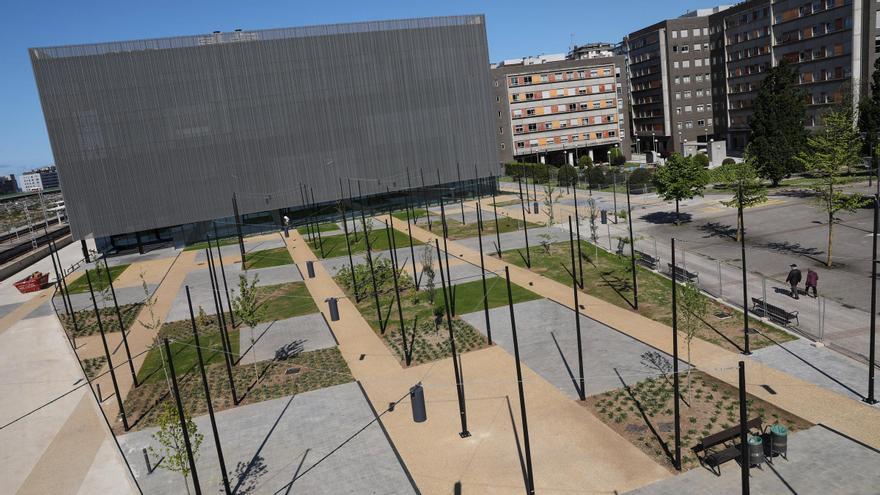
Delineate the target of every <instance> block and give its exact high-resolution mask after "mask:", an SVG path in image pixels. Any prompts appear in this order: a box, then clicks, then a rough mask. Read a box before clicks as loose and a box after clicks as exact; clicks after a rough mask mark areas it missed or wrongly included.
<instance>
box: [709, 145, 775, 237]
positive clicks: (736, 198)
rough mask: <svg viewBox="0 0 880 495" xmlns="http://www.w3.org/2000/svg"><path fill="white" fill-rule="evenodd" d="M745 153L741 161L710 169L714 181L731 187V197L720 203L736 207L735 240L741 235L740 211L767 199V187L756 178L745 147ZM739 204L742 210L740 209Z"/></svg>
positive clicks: (755, 172) (756, 174)
mask: <svg viewBox="0 0 880 495" xmlns="http://www.w3.org/2000/svg"><path fill="white" fill-rule="evenodd" d="M745 155H746V156H745V160H743V161H742V162H739V163H727V164H725V165H721V166H720V167H718V168H716V169H715V170H713V171H712V176H713V180H714V181H715V182H720V183H724V184H725V185H726V186H727V187H730V188H733V197H732V198H730V199H729V200H727V201H722V202H721V204H723V205H724V206H726V207H728V208H736V209H737V215H736V240H737V241H739V240H740V235H742V225H743V221H742V220H743V219H742V217H741V216H740V212H741V211H744V210H745V209H746V208H751V207H753V206H757V205H759V204H761V203H765V202H766V201H767V188H766V187H764V184H763V182H761V179H760V178H758V171H757V170H756V169H755V165H754V159H753V158H752V157H751V155H750V154H749V151H748V149H746V154H745ZM740 206H741V207H742V210H740Z"/></svg>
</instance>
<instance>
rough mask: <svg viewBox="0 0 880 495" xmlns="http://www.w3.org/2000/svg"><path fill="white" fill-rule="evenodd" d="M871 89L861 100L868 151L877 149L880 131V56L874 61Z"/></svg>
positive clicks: (860, 125) (861, 114) (861, 117)
mask: <svg viewBox="0 0 880 495" xmlns="http://www.w3.org/2000/svg"><path fill="white" fill-rule="evenodd" d="M870 90H871V91H870V92H863V93H862V98H861V101H859V130H860V131H861V132H863V133H865V145H866V148H867V149H866V150H865V151H868V153H870V150H876V149H877V134H878V133H880V58H878V59H877V60H876V61H875V62H874V73H873V74H872V75H871V85H870ZM871 158H872V159H873V158H874V157H871Z"/></svg>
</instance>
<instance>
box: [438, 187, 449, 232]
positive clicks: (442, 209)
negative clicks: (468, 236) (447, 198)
mask: <svg viewBox="0 0 880 495" xmlns="http://www.w3.org/2000/svg"><path fill="white" fill-rule="evenodd" d="M443 203H444V202H443V195H442V194H441V195H440V224H441V226H442V227H443V238H444V239H446V237H447V236H448V235H449V229H448V228H447V226H446V207H445V205H444V204H443Z"/></svg>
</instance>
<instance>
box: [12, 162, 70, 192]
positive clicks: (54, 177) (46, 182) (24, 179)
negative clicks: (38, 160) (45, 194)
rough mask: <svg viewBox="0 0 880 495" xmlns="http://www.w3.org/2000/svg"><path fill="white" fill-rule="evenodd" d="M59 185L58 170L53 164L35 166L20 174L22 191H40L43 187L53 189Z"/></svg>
mask: <svg viewBox="0 0 880 495" xmlns="http://www.w3.org/2000/svg"><path fill="white" fill-rule="evenodd" d="M60 185H61V184H60V182H59V181H58V172H57V171H56V170H55V167H54V166H50V167H42V168H37V169H34V170H30V171H28V172H25V173H23V174H21V188H22V190H23V191H42V190H44V189H53V188H56V187H59V186H60Z"/></svg>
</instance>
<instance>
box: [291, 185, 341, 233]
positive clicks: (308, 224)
mask: <svg viewBox="0 0 880 495" xmlns="http://www.w3.org/2000/svg"><path fill="white" fill-rule="evenodd" d="M349 185H350V184H349ZM299 196H300V201H302V205H303V211H306V212H308V210H309V202H308V201H307V200H306V188H305V186H304V185H303V183H302V182H300V184H299ZM305 220H306V236H307V237H308V238H309V242H315V238H314V237H313V236H312V223H311V220H310V217H309V214H308V213H306V218H305Z"/></svg>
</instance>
